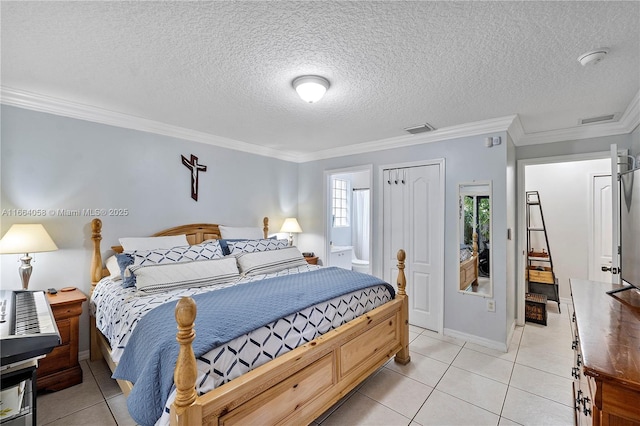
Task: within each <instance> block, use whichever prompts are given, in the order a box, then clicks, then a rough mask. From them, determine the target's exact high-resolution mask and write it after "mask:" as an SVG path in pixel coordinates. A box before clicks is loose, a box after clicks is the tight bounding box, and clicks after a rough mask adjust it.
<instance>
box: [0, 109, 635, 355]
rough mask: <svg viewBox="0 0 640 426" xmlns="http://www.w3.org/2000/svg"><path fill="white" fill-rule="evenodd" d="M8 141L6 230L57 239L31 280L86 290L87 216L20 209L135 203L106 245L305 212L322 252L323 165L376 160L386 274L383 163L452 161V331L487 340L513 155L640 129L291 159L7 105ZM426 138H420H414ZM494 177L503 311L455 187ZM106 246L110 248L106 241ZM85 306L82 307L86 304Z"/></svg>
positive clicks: (510, 298)
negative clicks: (197, 167)
mask: <svg viewBox="0 0 640 426" xmlns="http://www.w3.org/2000/svg"><path fill="white" fill-rule="evenodd" d="M1 113H2V128H1V139H0V143H1V145H0V179H1V182H0V183H1V189H2V191H1V197H0V203H1V205H0V208H1V209H2V211H3V213H5V214H3V215H2V216H0V232H1V233H2V234H4V233H5V232H6V231H7V230H8V229H9V227H10V226H11V224H13V223H28V222H40V223H43V224H44V225H45V227H46V228H47V230H48V231H49V233H50V234H51V236H52V238H53V239H54V240H55V241H56V243H57V244H58V247H59V248H60V250H59V251H57V252H52V253H41V254H36V255H35V256H34V258H35V261H34V273H33V276H32V279H31V286H30V287H31V288H33V289H46V288H49V287H56V288H60V287H65V286H75V287H78V288H80V289H81V290H83V291H84V292H85V293H87V294H88V292H89V287H90V279H89V272H88V271H89V265H90V262H91V250H90V249H91V240H90V227H89V222H90V220H91V217H69V216H66V217H62V216H59V215H51V214H47V215H46V216H42V217H35V216H16V215H15V214H13V213H12V209H42V210H44V211H46V212H49V211H50V210H51V209H53V210H58V209H69V210H75V209H127V210H128V215H127V216H126V217H113V216H111V217H110V216H105V217H102V220H103V223H104V232H103V242H102V246H103V249H105V248H108V247H109V246H111V245H114V244H117V238H118V237H122V236H136V235H138V236H145V235H150V234H152V233H154V232H157V231H158V230H161V229H164V228H167V227H170V226H174V225H177V224H183V223H188V222H215V223H224V224H229V225H238V226H247V224H253V223H255V224H256V226H260V225H261V221H262V217H263V216H269V217H270V218H271V224H272V226H271V230H272V231H277V230H278V229H279V228H280V225H281V224H282V221H283V220H284V218H285V217H288V216H297V217H298V219H299V221H300V223H301V224H302V226H303V229H304V233H303V234H300V235H299V236H298V239H297V241H298V246H299V247H300V249H301V250H304V251H315V252H316V253H318V254H322V253H324V252H325V249H326V245H327V244H328V241H325V236H324V223H325V219H324V214H325V213H324V210H325V206H324V172H325V171H326V170H331V169H343V168H349V167H354V166H361V165H373V187H372V192H371V195H372V200H373V224H372V226H373V230H374V234H373V235H372V240H373V253H372V262H373V265H374V272H377V273H380V271H381V262H380V260H381V254H382V247H381V238H380V236H379V235H377V233H378V230H379V229H381V221H382V218H381V217H380V215H379V213H380V202H381V200H380V195H381V192H380V188H379V182H380V176H379V173H380V166H384V165H388V164H395V163H404V162H415V161H421V160H433V159H440V158H444V159H445V171H446V175H445V246H444V249H445V253H444V268H445V274H444V287H445V291H444V313H445V316H444V328H445V329H446V330H449V331H452V332H454V333H460V334H461V335H468V336H475V337H476V338H477V339H478V340H480V341H483V340H484V341H486V342H487V343H489V344H496V343H498V344H500V343H506V339H507V337H508V332H509V330H510V328H511V327H512V326H513V318H514V316H515V312H514V311H515V305H514V304H515V301H514V299H517V297H518V296H519V295H518V294H517V292H516V291H515V283H514V280H515V279H516V268H515V264H514V258H515V250H516V248H515V247H516V244H515V243H516V242H517V235H515V236H513V234H512V240H508V239H507V229H509V228H510V229H511V230H512V232H513V233H515V230H514V229H515V228H517V226H516V224H515V221H516V213H515V210H516V208H515V204H516V198H515V197H516V194H515V192H516V185H517V182H515V180H516V178H515V167H516V160H519V159H528V158H539V157H549V156H557V155H567V154H574V153H585V152H600V151H607V150H608V149H609V146H610V144H612V143H617V144H618V145H619V146H620V147H622V148H625V147H626V148H631V151H632V152H634V153H636V154H637V153H640V131H639V130H638V129H636V130H635V131H634V132H633V133H632V134H631V135H621V136H613V137H607V138H594V139H587V140H580V141H566V142H560V143H554V144H545V145H533V146H523V147H515V146H514V145H513V143H512V141H511V139H510V138H509V137H508V135H507V134H506V133H500V134H494V135H492V136H502V138H503V141H504V143H503V144H501V145H499V146H495V147H492V148H486V147H485V146H484V136H485V135H479V136H474V137H466V138H459V139H452V140H447V141H441V142H433V143H424V144H420V145H414V146H411V147H404V148H398V149H389V150H384V151H378V152H371V153H366V154H359V155H351V156H344V157H338V158H332V159H327V160H321V161H313V162H308V163H303V164H294V163H290V162H287V161H281V160H277V159H273V158H267V157H262V156H259V155H253V154H248V153H243V152H239V151H234V150H230V149H225V148H220V147H215V146H211V145H206V144H202V143H196V142H192V141H186V140H180V139H176V138H171V137H167V136H161V135H155V134H150V133H145V132H139V131H135V130H129V129H122V128H117V127H113V126H107V125H102V124H97V123H91V122H86V121H82V120H75V119H70V118H65V117H59V116H55V115H51V114H45V113H38V112H34V111H29V110H24V109H20V108H14V107H8V106H4V105H3V106H2V109H1ZM417 137H419V136H417ZM191 154H194V155H196V156H197V157H198V158H199V162H200V163H201V164H204V165H206V166H207V167H208V170H207V172H205V173H201V174H200V192H199V201H198V202H195V201H193V200H191V198H190V192H189V184H190V176H189V171H188V170H187V169H186V168H185V167H184V166H183V165H182V164H181V162H180V155H185V156H189V155H191ZM473 180H491V181H492V182H493V241H492V256H493V265H492V268H493V269H492V272H493V274H492V275H493V280H494V299H495V302H496V303H495V305H496V312H495V313H490V312H487V309H486V302H485V300H484V299H483V298H480V297H472V296H465V295H462V294H460V293H459V292H458V291H457V280H458V273H459V268H458V260H457V259H458V256H457V244H456V235H457V228H456V224H457V220H456V217H457V185H458V183H460V182H469V181H473ZM103 253H104V254H106V253H107V250H103ZM17 266H18V256H14V255H2V256H0V280H1V285H2V288H18V287H19V286H20V284H19V279H18V276H17V272H16V268H17ZM85 308H86V306H85ZM88 323H89V321H88V318H87V314H86V309H85V314H84V315H83V318H82V328H81V350H87V349H88Z"/></svg>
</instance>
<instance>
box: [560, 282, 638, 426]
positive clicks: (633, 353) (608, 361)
mask: <svg viewBox="0 0 640 426" xmlns="http://www.w3.org/2000/svg"><path fill="white" fill-rule="evenodd" d="M570 281H571V295H572V299H573V307H574V313H573V317H572V328H573V330H574V339H575V340H574V342H573V348H574V350H575V353H576V358H575V366H574V369H573V372H572V374H573V377H574V383H573V391H574V400H575V408H576V424H577V425H585V424H592V425H605V426H606V425H619V426H623V425H625V426H630V425H640V293H638V292H637V291H636V290H629V291H624V292H621V293H617V294H614V295H611V296H610V295H608V294H606V291H607V290H611V289H613V288H619V287H620V286H619V285H612V284H607V283H600V282H595V281H587V280H579V279H571V280H570Z"/></svg>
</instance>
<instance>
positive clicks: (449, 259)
mask: <svg viewBox="0 0 640 426" xmlns="http://www.w3.org/2000/svg"><path fill="white" fill-rule="evenodd" d="M485 136H486V135H478V136H474V137H466V138H459V139H452V140H446V141H440V142H432V143H425V144H421V145H414V146H410V147H404V148H397V149H388V150H383V151H377V152H370V153H365V154H359V155H350V156H344V157H338V158H331V159H326V160H320V161H312V162H308V163H303V164H300V165H299V168H298V169H299V174H298V182H299V189H298V194H299V205H298V216H299V219H300V220H301V221H304V223H305V228H304V231H305V232H304V234H302V235H301V236H300V238H299V245H300V246H301V247H302V248H304V250H309V251H315V252H316V253H324V248H325V245H324V244H325V238H324V222H323V216H322V215H321V214H319V213H320V212H323V209H324V205H323V202H324V201H323V194H324V171H325V170H331V169H343V168H349V167H355V166H361V165H367V164H372V165H373V187H372V192H371V196H372V200H373V224H372V226H373V235H372V240H373V253H372V265H373V271H374V273H376V274H380V273H381V270H382V265H381V257H382V247H381V241H382V238H381V236H380V235H379V230H380V229H382V227H381V221H382V217H381V216H380V211H381V210H380V203H381V191H380V176H379V174H380V166H384V165H389V164H395V163H405V162H415V161H421V160H434V159H440V158H444V159H445V171H446V175H445V212H444V214H445V242H444V268H445V271H444V328H445V329H447V330H450V331H454V332H457V333H461V334H463V335H469V336H476V337H477V338H478V340H479V341H487V343H489V344H496V343H498V344H504V343H505V342H506V327H505V324H506V322H507V321H506V315H507V307H506V306H507V303H506V301H507V291H506V286H507V275H506V274H507V266H506V262H505V261H501V259H507V243H506V241H507V238H506V236H507V229H506V226H505V224H506V223H507V195H508V194H507V184H506V182H507V175H506V173H505V170H506V168H507V143H505V141H506V133H498V134H492V136H501V137H502V140H503V143H502V144H501V145H497V146H494V147H492V148H487V147H485V143H484V137H485ZM416 138H419V136H416ZM473 180H485V181H486V180H490V181H492V183H493V237H492V244H491V250H492V256H494V259H495V260H494V262H493V265H492V267H493V269H492V275H493V282H494V299H495V301H496V312H488V311H487V306H486V301H485V299H484V298H482V297H475V296H469V295H464V294H461V293H459V292H458V279H459V274H460V268H459V263H458V244H457V224H458V219H457V218H458V203H457V198H458V195H457V194H458V183H461V182H471V181H473ZM510 285H512V284H510ZM461 313H464V314H461Z"/></svg>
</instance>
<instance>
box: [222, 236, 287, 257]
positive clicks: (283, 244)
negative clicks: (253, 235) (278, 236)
mask: <svg viewBox="0 0 640 426" xmlns="http://www.w3.org/2000/svg"><path fill="white" fill-rule="evenodd" d="M228 245H229V252H230V253H231V254H240V253H254V252H257V251H270V250H279V249H283V248H287V247H289V241H287V240H274V239H260V240H241V241H229V244H228Z"/></svg>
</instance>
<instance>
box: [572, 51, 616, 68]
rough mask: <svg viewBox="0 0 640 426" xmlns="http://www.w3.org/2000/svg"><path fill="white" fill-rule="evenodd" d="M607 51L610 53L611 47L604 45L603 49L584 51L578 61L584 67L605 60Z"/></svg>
mask: <svg viewBox="0 0 640 426" xmlns="http://www.w3.org/2000/svg"><path fill="white" fill-rule="evenodd" d="M607 53H609V49H607V48H606V47H603V48H602V49H596V50H592V51H591V52H587V53H583V54H582V55H580V56H579V57H578V62H580V64H581V65H582V66H583V67H586V66H587V65H595V64H597V63H598V62H600V61H601V60H603V59H604V57H605V56H606V55H607Z"/></svg>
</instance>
